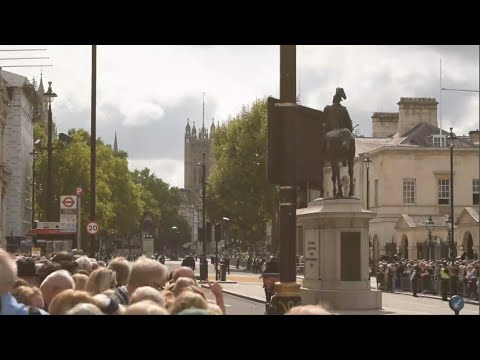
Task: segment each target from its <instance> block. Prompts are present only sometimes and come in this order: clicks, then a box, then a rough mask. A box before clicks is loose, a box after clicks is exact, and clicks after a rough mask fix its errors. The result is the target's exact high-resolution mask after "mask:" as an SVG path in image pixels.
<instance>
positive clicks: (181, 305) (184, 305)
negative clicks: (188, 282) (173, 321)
mask: <svg viewBox="0 0 480 360" xmlns="http://www.w3.org/2000/svg"><path fill="white" fill-rule="evenodd" d="M189 308H196V309H203V310H207V309H208V303H207V301H205V299H204V298H202V297H201V296H200V295H199V294H197V293H194V292H193V291H184V292H182V293H181V294H180V295H179V296H178V297H176V298H175V302H174V303H173V306H172V309H171V313H172V314H178V313H179V312H180V311H182V310H185V309H189Z"/></svg>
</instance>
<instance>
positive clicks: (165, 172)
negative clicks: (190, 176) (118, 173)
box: [128, 159, 184, 188]
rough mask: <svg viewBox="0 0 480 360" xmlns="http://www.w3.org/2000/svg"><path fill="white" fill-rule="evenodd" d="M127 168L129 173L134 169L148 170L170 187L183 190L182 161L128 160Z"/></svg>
mask: <svg viewBox="0 0 480 360" xmlns="http://www.w3.org/2000/svg"><path fill="white" fill-rule="evenodd" d="M128 167H129V169H130V171H133V170H135V169H138V170H142V169H144V168H146V167H147V168H149V169H150V171H151V172H152V173H154V174H156V175H157V177H159V178H160V179H162V180H163V181H164V182H166V183H167V184H169V185H170V186H176V187H178V188H183V181H184V179H183V174H184V167H183V161H178V160H170V159H129V160H128Z"/></svg>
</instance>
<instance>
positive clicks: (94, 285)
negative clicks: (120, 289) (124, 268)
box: [85, 268, 117, 295]
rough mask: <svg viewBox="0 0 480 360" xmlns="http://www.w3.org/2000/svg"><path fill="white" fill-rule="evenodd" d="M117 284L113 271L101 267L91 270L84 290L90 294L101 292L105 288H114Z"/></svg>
mask: <svg viewBox="0 0 480 360" xmlns="http://www.w3.org/2000/svg"><path fill="white" fill-rule="evenodd" d="M116 286H117V280H116V278H115V272H114V271H112V270H110V269H107V268H103V269H97V270H93V271H92V273H91V274H90V276H89V278H88V281H87V285H86V287H85V291H88V292H89V293H90V294H92V295H96V294H101V293H102V292H104V291H105V290H108V289H115V288H116Z"/></svg>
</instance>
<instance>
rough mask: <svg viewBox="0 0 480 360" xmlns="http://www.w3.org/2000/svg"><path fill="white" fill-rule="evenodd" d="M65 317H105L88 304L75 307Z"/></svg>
mask: <svg viewBox="0 0 480 360" xmlns="http://www.w3.org/2000/svg"><path fill="white" fill-rule="evenodd" d="M66 315H105V314H104V313H103V312H102V310H100V309H99V308H98V307H97V306H95V305H93V304H88V303H81V304H77V305H75V306H74V307H73V308H72V309H70V310H69V311H67V314H66Z"/></svg>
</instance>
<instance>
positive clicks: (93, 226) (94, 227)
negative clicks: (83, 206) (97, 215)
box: [87, 221, 99, 235]
mask: <svg viewBox="0 0 480 360" xmlns="http://www.w3.org/2000/svg"><path fill="white" fill-rule="evenodd" d="M98 228H99V227H98V224H97V223H96V222H95V221H90V222H89V223H88V224H87V232H88V233H89V234H90V235H95V234H96V233H97V232H98Z"/></svg>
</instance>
